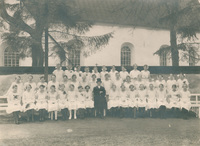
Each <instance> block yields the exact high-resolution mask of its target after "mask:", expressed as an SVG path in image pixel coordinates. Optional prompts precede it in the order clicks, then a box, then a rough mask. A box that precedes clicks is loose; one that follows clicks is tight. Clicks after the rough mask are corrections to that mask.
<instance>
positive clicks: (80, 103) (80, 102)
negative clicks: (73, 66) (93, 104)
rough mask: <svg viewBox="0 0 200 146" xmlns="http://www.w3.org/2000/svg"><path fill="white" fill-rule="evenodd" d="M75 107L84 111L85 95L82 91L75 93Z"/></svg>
mask: <svg viewBox="0 0 200 146" xmlns="http://www.w3.org/2000/svg"><path fill="white" fill-rule="evenodd" d="M76 107H77V109H85V95H84V92H83V91H82V92H78V93H77V101H76Z"/></svg>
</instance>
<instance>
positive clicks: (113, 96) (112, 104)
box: [108, 84, 119, 117]
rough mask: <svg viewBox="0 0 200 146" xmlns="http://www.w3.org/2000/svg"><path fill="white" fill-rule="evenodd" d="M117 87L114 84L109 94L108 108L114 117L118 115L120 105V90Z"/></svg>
mask: <svg viewBox="0 0 200 146" xmlns="http://www.w3.org/2000/svg"><path fill="white" fill-rule="evenodd" d="M116 88H117V87H116V85H115V84H113V85H112V87H111V90H110V92H109V96H108V110H109V112H110V113H111V116H113V117H115V116H117V112H118V106H119V91H117V89H116Z"/></svg>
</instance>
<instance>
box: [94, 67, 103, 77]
mask: <svg viewBox="0 0 200 146" xmlns="http://www.w3.org/2000/svg"><path fill="white" fill-rule="evenodd" d="M92 74H95V75H96V77H97V78H100V77H101V76H100V73H99V71H98V68H97V66H95V67H94V68H93V70H92Z"/></svg>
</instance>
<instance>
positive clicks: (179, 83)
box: [177, 79, 189, 91]
mask: <svg viewBox="0 0 200 146" xmlns="http://www.w3.org/2000/svg"><path fill="white" fill-rule="evenodd" d="M177 84H178V86H179V88H178V89H179V91H181V90H182V89H183V88H182V87H183V84H186V85H188V86H189V82H188V80H187V79H183V80H181V79H178V80H177Z"/></svg>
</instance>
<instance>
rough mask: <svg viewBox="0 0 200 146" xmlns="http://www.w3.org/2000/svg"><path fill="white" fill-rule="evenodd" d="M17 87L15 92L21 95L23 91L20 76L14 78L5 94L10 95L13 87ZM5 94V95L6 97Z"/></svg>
mask: <svg viewBox="0 0 200 146" xmlns="http://www.w3.org/2000/svg"><path fill="white" fill-rule="evenodd" d="M14 85H17V92H18V93H19V94H20V95H22V93H23V91H24V85H23V83H22V81H21V76H16V77H15V81H14V82H12V84H11V86H10V88H9V89H8V91H7V93H11V92H12V91H13V86H14ZM7 93H6V95H7Z"/></svg>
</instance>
